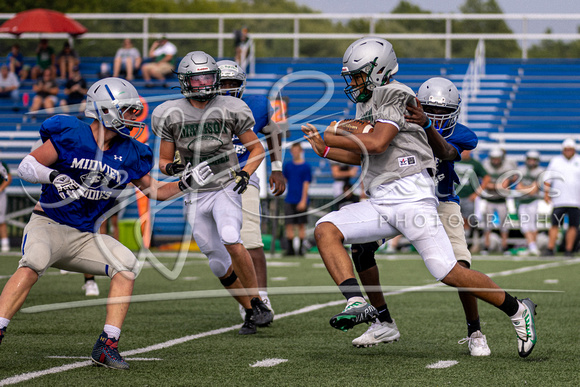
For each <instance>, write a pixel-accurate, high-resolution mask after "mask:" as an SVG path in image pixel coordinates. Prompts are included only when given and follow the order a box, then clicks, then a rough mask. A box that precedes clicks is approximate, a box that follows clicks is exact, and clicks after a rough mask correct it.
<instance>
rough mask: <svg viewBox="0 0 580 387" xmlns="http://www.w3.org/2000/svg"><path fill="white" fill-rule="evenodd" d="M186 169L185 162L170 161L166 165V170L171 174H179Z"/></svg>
mask: <svg viewBox="0 0 580 387" xmlns="http://www.w3.org/2000/svg"><path fill="white" fill-rule="evenodd" d="M184 170H185V165H183V164H175V163H169V164H167V165H166V166H165V172H167V174H168V175H169V176H173V175H177V174H178V173H181V172H183V171H184Z"/></svg>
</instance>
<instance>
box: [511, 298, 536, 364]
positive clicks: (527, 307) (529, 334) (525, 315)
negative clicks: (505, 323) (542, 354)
mask: <svg viewBox="0 0 580 387" xmlns="http://www.w3.org/2000/svg"><path fill="white" fill-rule="evenodd" d="M518 302H519V303H520V304H521V306H523V308H520V309H519V310H518V312H517V313H516V314H515V315H514V316H513V317H511V319H512V324H513V325H514V328H515V329H516V333H517V338H518V353H519V355H520V356H521V357H526V356H528V355H529V354H530V353H532V350H533V349H534V346H535V345H536V342H537V340H538V338H537V336H536V322H535V319H534V315H535V314H536V307H537V305H536V304H534V303H533V302H532V300H530V299H529V298H524V299H523V300H518Z"/></svg>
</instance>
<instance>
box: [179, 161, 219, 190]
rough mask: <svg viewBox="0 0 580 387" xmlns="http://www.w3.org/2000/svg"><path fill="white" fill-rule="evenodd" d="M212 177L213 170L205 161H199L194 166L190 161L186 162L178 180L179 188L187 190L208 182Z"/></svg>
mask: <svg viewBox="0 0 580 387" xmlns="http://www.w3.org/2000/svg"><path fill="white" fill-rule="evenodd" d="M212 178H213V172H212V171H211V168H210V166H209V165H208V163H207V162H206V161H204V162H202V163H199V164H198V165H196V166H195V167H192V166H191V163H187V165H186V166H185V170H184V171H183V175H182V176H181V180H180V181H179V189H181V190H182V191H188V190H193V189H196V188H200V187H203V186H204V185H206V184H207V183H209V182H210V181H211V180H212Z"/></svg>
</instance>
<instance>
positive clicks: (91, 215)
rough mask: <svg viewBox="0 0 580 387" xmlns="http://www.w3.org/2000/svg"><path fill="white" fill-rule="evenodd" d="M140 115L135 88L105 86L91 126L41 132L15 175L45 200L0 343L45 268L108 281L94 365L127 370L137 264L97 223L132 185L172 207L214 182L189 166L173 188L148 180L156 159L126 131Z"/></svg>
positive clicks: (0, 315) (57, 119)
mask: <svg viewBox="0 0 580 387" xmlns="http://www.w3.org/2000/svg"><path fill="white" fill-rule="evenodd" d="M142 108H143V105H142V104H141V102H140V100H139V95H138V94H137V90H136V89H135V87H133V85H131V84H130V83H129V82H127V81H125V80H122V79H119V78H105V79H102V80H100V81H98V82H96V83H94V84H93V85H92V86H91V87H90V89H89V91H88V103H87V110H85V115H86V116H87V117H88V118H91V119H93V121H92V123H91V124H88V123H85V122H84V121H81V120H79V119H78V118H76V117H71V116H66V115H62V114H59V115H56V116H54V117H51V118H49V119H47V120H46V121H44V123H43V124H42V125H41V127H40V136H41V138H42V141H43V144H42V145H41V146H40V147H38V148H37V149H35V150H34V151H32V152H31V153H30V154H29V155H27V156H26V157H24V159H23V160H22V162H21V163H20V166H19V167H18V175H19V177H20V178H21V179H23V180H26V181H28V182H30V183H41V184H42V193H41V195H40V200H39V201H38V203H36V205H35V207H34V210H33V214H32V216H31V218H30V221H29V222H28V224H27V225H26V227H25V228H24V237H23V242H22V259H21V260H20V262H19V265H18V269H17V270H16V272H15V273H14V274H13V275H12V276H11V277H10V279H9V280H8V282H7V283H6V285H5V286H4V289H3V290H2V294H1V295H0V342H2V339H3V338H4V336H5V334H6V328H7V326H8V323H9V322H10V320H11V319H12V317H13V316H14V314H15V313H16V312H17V311H18V310H19V309H20V308H21V307H22V305H23V304H24V301H26V297H27V296H28V294H29V292H30V290H31V288H32V286H33V285H34V284H35V283H36V281H38V279H39V277H41V276H42V275H43V274H44V273H45V272H46V270H47V269H48V268H49V267H55V268H57V269H63V270H68V271H74V272H78V273H91V274H95V275H106V276H109V277H110V278H111V285H110V288H109V300H116V302H109V303H108V304H107V308H106V311H107V316H106V319H105V326H104V328H103V332H102V333H101V335H100V336H99V338H98V340H97V342H96V343H95V345H94V347H93V351H92V353H91V360H92V361H93V363H95V364H97V365H99V366H104V367H107V368H116V369H128V368H129V364H127V362H126V361H125V360H124V359H123V358H122V357H121V355H120V354H119V350H118V341H119V337H120V335H121V327H122V325H123V322H124V320H125V316H126V315H127V311H128V309H129V299H130V297H131V294H132V292H133V285H134V282H135V276H136V275H137V273H138V272H139V262H138V261H137V258H136V257H135V255H133V253H132V252H131V251H130V250H129V249H128V248H127V247H125V246H123V245H122V244H121V243H120V242H119V241H117V240H115V239H114V238H113V237H111V236H109V235H102V234H99V226H100V223H101V222H102V220H103V218H104V217H106V216H107V213H108V212H109V210H110V209H111V208H112V207H113V205H114V202H115V198H116V196H117V195H118V193H119V192H120V191H121V190H122V189H124V188H125V187H126V186H127V184H129V183H130V182H131V183H133V184H134V185H135V186H137V187H138V188H139V189H140V190H142V191H143V192H144V193H145V194H147V195H148V196H150V197H151V198H154V199H157V200H170V199H174V198H176V197H178V196H181V195H182V194H183V191H189V190H192V189H197V188H199V187H200V186H202V185H204V184H206V183H207V182H208V180H210V179H211V178H212V177H213V175H212V173H211V169H210V168H209V167H208V165H207V164H204V163H202V164H199V165H197V166H196V167H195V168H191V166H188V168H187V173H185V174H184V176H183V177H182V178H181V180H180V181H178V182H174V183H161V182H158V181H157V180H155V179H153V178H152V177H151V176H150V175H149V171H150V170H151V166H152V162H153V152H152V151H151V149H150V148H149V147H148V146H146V145H143V144H141V143H140V142H138V141H136V140H135V139H133V138H131V137H130V135H129V132H130V130H131V128H133V127H138V126H140V125H143V127H144V124H143V123H140V122H137V121H135V118H136V114H137V113H138V112H139V110H140V109H142ZM63 246H66V248H63ZM119 300H120V301H119ZM56 334H58V335H62V332H60V331H58V332H56Z"/></svg>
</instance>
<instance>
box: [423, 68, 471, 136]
mask: <svg viewBox="0 0 580 387" xmlns="http://www.w3.org/2000/svg"><path fill="white" fill-rule="evenodd" d="M417 98H418V99H419V102H421V105H423V109H424V110H425V114H427V117H429V118H430V119H431V122H432V125H433V127H434V128H435V129H436V130H437V131H438V132H439V134H441V135H442V136H443V137H445V138H447V137H449V136H451V135H452V134H453V131H454V130H455V125H456V124H457V119H458V118H459V111H460V110H461V97H460V96H459V91H457V87H455V85H454V84H453V82H451V81H450V80H449V79H446V78H441V77H434V78H430V79H428V80H427V81H426V82H425V83H423V84H422V85H421V87H419V91H418V92H417Z"/></svg>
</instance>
